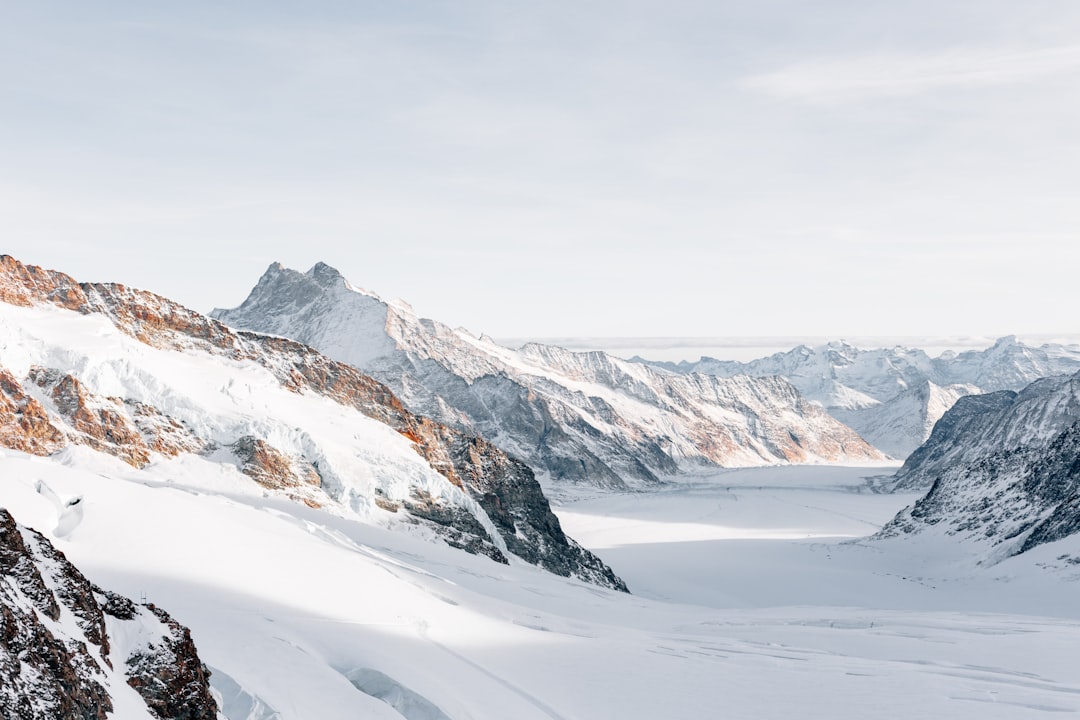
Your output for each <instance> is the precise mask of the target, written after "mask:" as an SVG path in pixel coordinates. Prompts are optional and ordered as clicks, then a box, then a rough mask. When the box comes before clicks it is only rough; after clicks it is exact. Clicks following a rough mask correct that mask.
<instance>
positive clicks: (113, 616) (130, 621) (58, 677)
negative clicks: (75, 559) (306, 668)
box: [0, 509, 217, 720]
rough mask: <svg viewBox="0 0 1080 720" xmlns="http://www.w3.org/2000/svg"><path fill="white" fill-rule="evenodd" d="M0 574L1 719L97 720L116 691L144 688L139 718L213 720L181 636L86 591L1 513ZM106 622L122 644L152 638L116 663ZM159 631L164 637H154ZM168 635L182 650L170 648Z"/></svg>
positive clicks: (122, 602)
mask: <svg viewBox="0 0 1080 720" xmlns="http://www.w3.org/2000/svg"><path fill="white" fill-rule="evenodd" d="M0 572H2V573H3V577H4V578H5V579H6V580H7V582H2V583H0V716H2V717H5V718H19V719H20V720H56V719H57V718H65V719H66V718H78V719H80V720H91V719H92V720H105V718H106V717H107V716H108V714H109V713H111V712H112V710H113V701H112V697H111V693H115V691H116V688H117V685H116V683H118V682H126V683H127V684H130V685H131V686H132V687H135V688H136V689H140V688H148V690H147V691H146V692H143V691H142V690H140V694H142V695H143V697H144V698H146V699H147V714H146V715H145V717H146V718H160V719H161V720H167V719H168V720H171V719H172V718H185V719H186V720H215V719H216V718H217V705H216V703H215V702H214V699H213V697H212V696H211V695H210V687H209V683H208V678H209V675H208V673H207V671H206V668H205V666H204V665H203V664H202V662H201V661H200V660H199V657H198V654H197V653H196V650H195V646H194V644H193V643H192V642H191V638H190V633H188V631H187V629H186V628H183V627H182V626H181V625H179V624H178V623H176V621H174V620H173V619H172V618H170V617H169V616H168V614H166V613H165V612H164V611H161V610H154V611H153V613H151V611H150V610H148V609H147V608H142V607H139V606H136V605H135V604H134V603H132V602H131V601H129V600H126V599H125V598H122V597H120V596H118V595H115V594H113V593H109V592H107V591H105V590H102V589H101V588H99V587H97V586H95V585H93V584H91V583H90V582H89V581H88V580H87V579H86V578H85V577H84V576H83V575H82V573H80V572H79V571H78V570H77V569H76V568H75V567H74V566H73V565H71V563H69V562H68V561H67V559H66V558H65V557H64V554H63V553H61V552H59V551H58V550H56V549H55V548H54V547H53V546H52V544H51V543H49V541H48V540H46V539H45V538H44V537H43V536H42V535H41V534H40V533H37V532H35V531H33V530H30V529H27V528H23V527H21V526H19V525H17V524H16V523H15V521H14V519H13V518H12V517H11V515H10V513H8V512H7V511H6V510H3V509H0ZM155 615H156V617H155ZM65 616H70V617H71V618H73V620H74V622H67V621H65V620H64V618H65ZM151 618H153V619H152V620H151ZM112 623H115V624H116V627H117V628H122V632H123V633H124V634H125V635H127V636H129V637H142V638H150V639H149V640H147V641H146V644H145V645H138V646H137V647H136V648H134V650H133V652H132V653H131V654H130V655H127V656H124V655H121V656H118V654H117V653H118V649H117V648H115V647H113V646H112V645H111V644H110V637H109V630H108V628H109V626H110V624H112ZM161 626H165V627H168V628H169V629H170V632H169V633H165V634H162V633H161V632H159V628H160V627H161ZM174 635H175V636H177V637H180V638H182V639H183V642H176V643H171V644H170V642H169V641H170V640H171V638H172V637H173V636H174ZM151 657H152V658H153V660H152V661H149V660H143V658H151Z"/></svg>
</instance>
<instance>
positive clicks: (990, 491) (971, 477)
mask: <svg viewBox="0 0 1080 720" xmlns="http://www.w3.org/2000/svg"><path fill="white" fill-rule="evenodd" d="M897 478H898V481H899V482H898V484H897V488H898V489H899V490H903V491H911V490H914V489H919V488H926V487H929V491H928V492H927V493H926V495H925V496H923V497H922V498H921V499H920V500H919V501H917V502H916V503H915V504H914V505H913V506H911V507H909V508H907V509H905V510H904V511H902V512H901V513H900V514H899V515H897V517H896V518H895V519H894V520H893V521H892V522H891V523H889V525H887V526H886V527H885V528H884V529H883V530H882V532H881V536H882V537H897V536H904V535H911V534H916V535H926V534H930V535H941V534H944V535H947V536H949V537H951V538H953V541H954V542H957V543H964V544H970V545H973V546H975V547H982V548H983V550H982V551H981V554H982V560H983V561H984V562H985V561H993V560H999V559H1001V558H1003V557H1008V556H1010V555H1015V554H1018V553H1021V552H1026V551H1028V550H1030V549H1032V548H1034V547H1037V546H1039V545H1042V544H1045V543H1048V542H1053V541H1056V540H1060V539H1062V538H1065V537H1068V536H1070V535H1073V534H1076V533H1080V501H1078V498H1080V373H1077V374H1076V375H1072V376H1066V377H1054V378H1045V379H1042V380H1038V381H1036V382H1034V383H1032V384H1031V385H1029V386H1028V387H1027V388H1025V389H1024V390H1022V391H1021V392H1019V393H1014V392H1011V391H1001V392H998V393H992V394H988V395H976V396H970V397H966V398H961V399H960V400H959V401H958V402H957V403H956V405H955V406H954V407H953V408H952V409H951V410H949V412H947V413H946V414H945V416H944V417H942V419H941V420H940V421H939V422H938V424H937V425H936V426H935V427H934V431H933V433H932V434H931V436H930V439H929V440H928V441H927V442H926V444H925V445H923V446H922V447H921V448H919V450H918V451H916V452H915V453H913V454H912V455H911V457H910V458H908V461H907V462H906V463H905V464H904V466H903V467H902V468H901V469H900V471H899V472H898V473H897Z"/></svg>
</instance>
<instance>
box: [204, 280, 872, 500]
mask: <svg viewBox="0 0 1080 720" xmlns="http://www.w3.org/2000/svg"><path fill="white" fill-rule="evenodd" d="M212 316H213V317H216V318H219V319H221V320H223V321H224V322H226V323H228V324H229V325H232V326H233V327H237V328H244V329H250V330H256V331H259V332H266V333H272V334H276V335H283V336H286V337H291V338H293V339H295V340H298V341H300V342H303V343H306V344H308V345H311V346H312V347H315V348H317V349H319V350H320V351H321V352H323V353H325V354H326V355H328V356H330V357H333V358H334V359H336V360H340V361H342V362H345V363H348V364H350V365H352V366H354V367H357V368H359V369H361V370H363V371H364V372H368V373H371V374H372V375H374V376H375V377H377V378H378V379H380V380H381V381H383V382H385V383H387V385H389V386H390V387H391V388H392V389H393V390H394V392H395V393H397V394H398V396H399V397H401V398H402V400H403V401H404V402H405V403H406V405H408V406H409V408H410V409H412V410H413V411H414V412H419V413H422V414H425V415H429V416H431V417H435V418H436V419H438V420H440V421H441V422H444V423H447V424H450V425H453V426H455V427H458V428H461V429H465V430H466V431H468V432H475V433H478V434H480V435H482V436H484V437H485V438H487V439H489V440H491V441H492V442H493V443H495V444H496V445H498V446H500V447H502V448H504V449H506V450H507V451H508V452H511V453H512V454H514V455H516V456H518V457H521V458H522V459H524V460H525V461H527V462H528V463H529V464H530V465H532V466H533V467H536V468H538V469H540V470H541V471H543V472H544V473H546V475H547V476H548V477H549V478H551V479H553V480H567V481H572V482H581V483H588V484H592V485H598V486H606V487H626V486H628V485H629V486H642V485H648V484H651V483H655V482H657V481H658V479H659V478H660V477H662V476H664V475H669V474H673V473H676V472H678V471H679V470H680V468H685V467H688V466H692V465H697V464H709V465H721V466H740V465H741V466H752V465H767V464H773V463H807V462H811V463H812V462H826V461H827V462H867V461H870V462H873V461H878V460H882V459H883V455H882V454H881V453H879V452H877V451H876V450H875V449H873V448H872V447H870V446H869V445H868V444H867V443H866V442H864V441H863V440H862V439H861V438H860V437H858V436H857V435H856V434H855V433H854V432H852V431H851V430H850V429H849V428H847V427H846V426H844V425H843V424H841V423H840V422H837V421H836V420H835V419H833V418H832V417H830V416H829V415H828V414H827V413H825V412H823V411H822V410H821V409H820V408H819V407H817V406H816V405H812V404H810V403H806V402H804V401H803V399H802V398H801V397H800V395H799V393H798V391H797V390H796V389H795V388H794V387H792V385H791V384H790V383H788V382H787V381H785V380H782V379H779V378H764V379H758V378H749V377H740V378H718V377H714V376H710V375H703V374H691V375H681V374H678V373H673V372H669V371H666V370H662V369H657V368H652V367H647V366H645V365H642V364H638V363H631V362H627V361H624V360H620V359H617V358H615V357H613V356H611V355H608V354H606V353H603V352H580V353H579V352H571V351H568V350H564V349H562V348H558V347H553V346H547V345H538V344H529V345H526V346H524V347H522V348H521V349H519V350H511V349H509V348H505V347H502V346H499V345H497V344H496V343H494V342H493V341H491V340H490V339H489V338H478V337H475V336H473V335H471V334H470V333H468V332H467V331H465V330H461V329H457V330H455V329H451V328H449V327H447V326H445V325H442V324H441V323H438V322H436V321H433V320H428V319H421V318H418V317H416V315H415V314H414V313H413V312H412V311H411V309H409V308H408V307H407V306H405V305H401V304H388V303H386V302H384V301H382V300H381V299H380V298H378V296H376V295H374V294H372V293H369V292H366V291H360V290H357V289H356V288H355V287H353V286H352V285H350V284H349V283H348V282H347V281H346V280H345V278H344V277H342V276H341V275H340V274H339V273H337V272H336V271H333V270H332V269H330V268H328V267H327V266H326V265H325V264H322V263H320V264H318V265H316V266H315V267H313V268H312V269H311V270H309V271H308V272H306V273H301V272H297V271H294V270H289V269H286V268H283V267H282V266H281V265H280V264H277V263H275V264H273V265H271V266H270V267H269V268H268V269H267V271H266V273H265V274H264V275H263V276H262V278H260V280H259V281H258V283H257V284H256V286H255V288H254V289H253V290H252V292H251V294H250V296H249V297H248V298H247V300H245V301H244V303H243V304H242V305H241V306H240V307H238V308H235V309H232V310H221V309H219V310H215V311H214V312H213V313H212Z"/></svg>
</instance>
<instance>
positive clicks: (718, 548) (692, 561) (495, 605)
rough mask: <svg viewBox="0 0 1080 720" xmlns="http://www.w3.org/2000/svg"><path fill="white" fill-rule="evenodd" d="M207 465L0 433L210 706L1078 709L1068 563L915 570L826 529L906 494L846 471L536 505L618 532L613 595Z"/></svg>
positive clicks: (610, 541)
mask: <svg viewBox="0 0 1080 720" xmlns="http://www.w3.org/2000/svg"><path fill="white" fill-rule="evenodd" d="M208 470H211V471H212V470H213V466H212V465H211V464H210V463H208V461H206V460H204V459H200V458H195V457H190V456H189V457H187V458H177V459H174V460H172V461H170V462H168V463H160V464H155V465H153V466H150V467H148V468H144V469H142V470H135V469H133V468H131V467H130V466H127V465H125V464H122V463H120V462H119V461H117V460H115V459H113V458H109V457H106V456H104V455H101V454H100V453H95V452H92V451H89V450H87V449H85V448H78V447H74V448H69V449H68V450H65V451H64V453H62V454H61V455H60V456H58V457H55V458H44V459H43V458H34V457H31V456H28V455H25V454H22V453H17V452H13V451H5V452H4V455H3V457H0V474H2V476H3V477H4V478H6V482H5V483H3V485H0V505H3V506H6V507H8V508H9V509H11V511H12V512H13V513H14V514H15V516H16V517H17V518H18V519H19V520H20V521H21V522H23V523H26V524H29V525H31V526H34V527H37V528H39V529H42V530H43V531H45V532H47V533H48V532H49V531H50V529H51V528H53V527H54V526H55V524H56V523H57V522H58V519H59V518H58V514H57V509H56V506H55V504H54V503H53V502H52V501H51V500H50V499H48V498H45V497H43V496H42V495H41V494H40V493H39V492H38V491H37V490H36V484H37V482H38V481H39V480H44V481H45V482H46V483H47V484H48V485H49V486H50V487H51V488H53V490H54V491H55V494H56V495H57V496H58V497H60V498H68V497H71V496H74V495H80V496H82V498H83V502H84V503H85V509H84V517H83V520H82V522H81V523H79V524H78V526H77V527H75V528H74V529H73V530H72V531H71V532H70V533H68V534H67V535H65V536H64V537H63V538H56V539H54V542H55V543H56V544H57V546H58V547H60V548H61V549H63V551H64V552H65V553H67V555H68V557H70V558H71V559H72V560H74V561H75V562H77V563H78V564H79V565H80V566H81V567H83V568H84V569H85V571H86V573H87V574H88V576H90V577H91V578H92V579H93V580H94V581H95V582H99V583H103V584H108V585H109V586H110V587H115V588H116V589H118V590H121V591H123V592H125V593H127V594H129V595H132V596H135V597H139V596H140V595H141V594H142V593H145V594H146V595H147V596H148V598H149V599H151V600H152V601H154V602H157V603H160V604H162V605H166V604H167V605H168V606H169V607H170V608H171V609H172V610H173V613H174V615H175V616H176V617H177V618H178V619H179V620H180V621H181V622H184V623H185V624H187V625H189V626H190V627H191V629H192V633H193V637H194V638H195V640H196V642H197V644H198V646H199V649H200V654H201V655H202V656H203V657H204V659H205V661H206V662H207V663H208V665H209V666H210V667H211V668H212V669H213V672H214V674H213V676H212V677H211V682H212V683H213V684H214V687H215V688H216V689H217V690H218V691H219V693H220V694H221V695H222V697H223V699H224V703H223V706H224V707H225V711H226V715H227V717H229V718H230V720H245V719H247V718H250V717H252V716H253V717H262V718H270V717H276V718H279V719H280V720H308V719H309V718H320V720H337V719H338V718H341V719H342V720H344V719H345V718H349V719H351V718H355V717H369V718H386V719H390V718H394V719H395V720H400V719H401V718H402V717H405V718H411V719H413V720H417V719H420V718H426V719H429V720H430V719H431V718H443V717H446V718H453V719H455V720H464V719H466V718H470V719H472V720H503V719H504V718H507V717H514V718H520V719H522V720H533V719H536V720H551V719H552V718H554V719H555V720H560V719H570V718H603V717H621V718H626V719H627V720H636V719H638V718H641V719H645V718H649V719H652V718H657V717H665V718H687V719H692V718H704V717H716V716H717V714H718V713H719V714H721V715H722V716H725V717H753V718H764V719H766V720H769V719H776V720H780V719H781V718H782V719H784V720H788V719H789V718H792V717H799V718H830V719H840V720H845V719H847V718H852V719H855V718H859V719H862V718H867V717H875V718H878V717H880V718H887V717H949V718H955V719H957V720H966V719H968V718H970V719H972V720H974V719H976V718H977V719H979V720H985V719H987V718H990V719H995V718H1001V719H1006V718H1007V719H1009V720H1014V719H1016V718H1035V717H1044V716H1045V715H1046V713H1048V712H1077V711H1080V668H1078V666H1077V664H1076V663H1075V662H1074V661H1073V659H1074V657H1075V647H1076V643H1077V641H1078V640H1080V623H1078V621H1077V608H1080V603H1078V602H1077V600H1078V599H1080V598H1078V596H1077V593H1076V590H1077V585H1076V582H1075V576H1076V575H1077V574H1078V573H1077V571H1076V569H1075V567H1074V568H1072V569H1071V570H1070V569H1069V568H1068V567H1065V568H1063V569H1057V570H1052V569H1051V570H1047V569H1042V568H1038V567H1037V566H1035V565H1033V564H1031V563H1030V562H1026V561H1025V562H1020V563H1018V561H1019V560H1020V559H1014V561H1010V562H1012V563H1013V565H1011V566H1007V564H1002V565H999V566H997V567H996V568H995V569H994V571H993V573H989V572H987V571H979V570H972V569H971V568H970V567H969V568H968V572H967V574H966V575H964V576H961V575H957V574H951V575H949V576H947V577H945V578H935V575H934V573H936V572H939V571H941V570H943V569H946V570H948V569H949V568H948V566H947V564H945V565H943V564H942V563H943V561H942V560H941V559H940V558H938V557H937V556H935V555H933V554H932V553H930V554H925V555H923V554H921V553H922V552H923V551H925V550H929V549H933V548H919V549H918V551H917V552H911V551H909V550H907V549H905V547H904V546H903V545H902V544H899V545H897V544H894V547H893V548H892V549H890V550H889V552H887V553H886V552H884V551H883V550H882V548H881V547H880V546H877V545H861V544H850V543H849V544H842V543H840V542H838V540H842V539H844V536H847V537H848V538H850V537H851V536H857V535H860V534H864V533H865V532H867V531H868V529H870V528H872V526H873V525H874V524H875V523H876V522H878V521H879V520H880V519H881V518H883V517H885V516H887V514H888V513H889V512H890V508H889V507H888V504H889V503H899V502H902V501H904V500H905V499H906V498H903V497H898V496H893V495H888V494H879V493H874V492H872V491H870V488H871V487H872V485H871V484H867V482H866V481H864V480H863V479H862V478H861V475H862V474H866V471H857V470H852V469H850V468H847V469H836V468H824V467H820V468H800V467H785V468H767V469H755V470H740V471H732V472H729V473H723V474H721V475H719V476H713V477H700V478H694V479H692V480H690V481H688V482H686V483H685V484H682V485H679V486H674V487H672V489H670V490H669V491H665V492H662V493H651V494H648V495H645V494H640V493H638V494H628V495H614V496H611V495H609V496H608V497H609V500H611V501H612V503H611V504H610V505H609V504H604V505H598V504H596V503H597V501H595V500H591V501H586V500H583V501H581V502H580V503H575V504H574V505H571V506H568V507H566V508H564V509H562V510H560V512H561V513H562V515H563V517H564V519H565V521H566V523H567V525H568V527H571V528H573V529H574V530H575V531H576V532H578V533H580V534H581V535H582V537H586V538H589V539H590V540H589V541H590V543H591V544H593V547H596V548H598V549H600V548H601V547H602V548H603V549H602V550H601V551H602V552H604V553H605V554H609V553H613V551H617V550H618V551H620V552H616V553H613V554H612V555H611V557H612V558H613V560H612V561H613V562H615V563H616V566H617V567H619V568H620V570H621V571H623V572H626V573H627V574H628V575H629V576H631V577H633V578H634V579H635V583H636V584H638V585H639V586H640V587H641V588H642V592H641V594H640V595H638V596H630V595H626V594H624V593H619V592H613V591H610V590H606V589H603V588H599V587H596V586H593V585H588V584H584V583H581V582H579V581H576V580H572V579H565V578H559V577H556V576H554V575H551V574H550V573H544V572H542V571H539V570H538V569H536V568H534V567H532V566H530V565H527V564H525V563H522V562H519V561H516V560H512V561H511V564H510V565H509V566H506V565H500V564H496V563H492V562H490V561H488V560H486V559H484V558H482V557H477V556H472V555H467V554H465V553H461V552H458V551H455V550H453V549H451V548H448V547H446V546H443V545H436V544H431V543H427V542H425V541H424V540H422V539H421V538H418V537H416V536H414V535H410V534H407V533H400V532H394V531H390V530H387V529H384V528H379V527H376V526H373V525H370V524H365V523H360V522H358V521H356V520H354V519H350V518H343V517H340V516H336V515H333V514H331V513H328V512H327V511H326V510H325V509H314V508H309V507H307V506H305V505H302V504H298V503H294V502H289V501H287V500H285V499H282V498H280V497H276V496H263V495H262V494H261V493H257V492H250V483H248V484H244V485H237V486H236V488H235V489H231V490H228V489H225V488H224V487H222V485H221V484H220V483H218V482H216V481H213V482H208V477H207V471H208ZM871 472H873V471H871ZM646 500H648V502H646ZM653 501H656V502H653ZM744 507H747V508H749V510H750V512H744V511H743V509H742V508H744ZM893 508H895V505H894V506H893ZM192 518H198V522H197V523H193V522H192ZM594 532H595V533H596V538H597V541H596V542H595V543H593V542H592V539H593V537H594ZM600 535H603V536H604V537H605V539H604V540H602V541H601V540H600V539H599V536H600ZM795 535H810V536H812V537H810V538H809V539H800V538H798V537H793V536H795ZM133 539H135V540H137V542H133ZM178 539H179V540H182V541H178ZM1076 549H1077V548H1076V547H1075V545H1074V546H1073V547H1071V550H1073V551H1075V550H1076ZM1055 554H1056V555H1060V554H1061V546H1060V545H1059V546H1058V547H1057V548H1054V549H1053V552H1052V553H1051V556H1053V555H1055ZM672 558H682V560H681V562H680V563H678V564H676V565H675V566H674V567H672V566H670V563H668V561H669V560H670V559H672ZM927 558H929V559H930V560H932V562H927V560H926V559H927ZM1041 559H1045V557H1043V558H1041ZM774 563H775V564H774ZM830 567H831V570H832V572H828V569H829V568H830ZM673 581H674V582H673ZM661 595H665V596H666V598H661V597H660V596H661ZM688 603H696V604H688ZM252 712H254V713H255V714H254V715H252V714H251V713H252Z"/></svg>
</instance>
